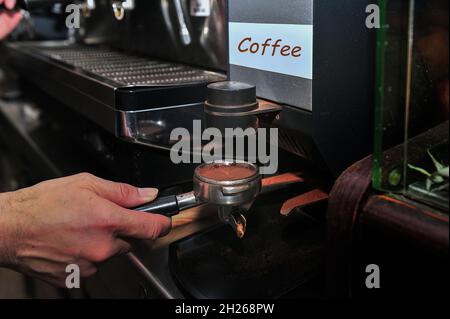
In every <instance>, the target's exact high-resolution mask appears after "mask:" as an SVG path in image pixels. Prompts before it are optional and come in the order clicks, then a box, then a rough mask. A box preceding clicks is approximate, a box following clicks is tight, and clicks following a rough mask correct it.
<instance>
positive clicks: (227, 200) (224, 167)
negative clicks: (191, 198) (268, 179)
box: [194, 161, 261, 238]
mask: <svg viewBox="0 0 450 319" xmlns="http://www.w3.org/2000/svg"><path fill="white" fill-rule="evenodd" d="M236 169H237V170H238V171H240V172H237V174H236V175H235V173H233V171H234V170H236ZM228 170H229V172H230V176H229V177H227V176H219V175H221V174H218V173H216V172H220V171H225V172H226V171H228ZM206 172H208V173H206ZM242 172H243V173H242ZM214 175H217V176H219V177H215V176H214ZM222 175H226V174H222ZM260 192H261V175H260V174H259V170H258V167H257V166H255V165H253V164H249V163H242V162H226V161H225V162H215V163H210V164H204V165H201V166H199V167H197V169H196V170H195V174H194V194H195V196H196V198H197V199H199V200H200V201H202V202H204V203H209V204H212V205H215V206H217V207H218V213H219V218H220V220H221V221H222V222H224V223H226V224H229V225H230V226H231V228H233V230H234V231H235V233H236V235H237V236H238V237H239V238H242V237H244V234H245V231H246V228H247V220H246V218H245V217H244V215H243V214H242V212H243V211H246V210H248V209H249V208H250V206H251V204H252V203H253V202H254V200H255V199H256V197H258V195H259V193H260Z"/></svg>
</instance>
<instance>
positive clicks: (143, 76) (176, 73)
mask: <svg viewBox="0 0 450 319" xmlns="http://www.w3.org/2000/svg"><path fill="white" fill-rule="evenodd" d="M5 47H6V57H7V59H8V61H9V63H10V64H11V65H12V66H13V68H14V69H16V70H17V71H18V72H19V74H21V75H22V77H23V78H24V79H26V80H29V81H31V82H33V84H35V85H36V86H38V87H39V88H41V89H43V90H44V91H45V92H47V93H48V94H50V95H52V96H54V97H56V98H57V99H59V100H60V101H61V102H63V103H64V104H66V105H68V106H70V107H72V108H73V109H74V110H75V111H77V112H79V113H81V114H82V115H84V116H86V117H88V118H89V119H90V120H92V121H94V122H96V123H97V124H99V125H101V126H102V127H104V128H105V129H107V130H108V131H110V132H112V133H114V134H116V133H117V129H118V123H119V126H120V117H121V116H123V115H121V114H119V113H123V112H136V111H148V110H152V109H161V108H173V107H179V106H183V105H194V104H200V103H202V102H203V101H204V99H205V95H206V86H207V84H208V83H211V82H217V81H223V80H225V79H226V76H225V75H224V74H221V73H218V72H212V71H209V70H205V69H202V68H199V67H194V66H189V65H184V64H180V63H174V62H168V61H162V60H159V59H152V58H149V57H143V56H138V55H134V54H131V53H129V52H124V51H119V50H116V49H112V48H109V47H106V46H97V45H95V46H92V45H82V44H73V43H67V42H60V41H56V42H37V43H36V42H15V43H14V42H12V43H6V45H5Z"/></svg>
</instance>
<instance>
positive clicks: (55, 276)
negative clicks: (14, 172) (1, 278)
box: [0, 174, 171, 287]
mask: <svg viewBox="0 0 450 319" xmlns="http://www.w3.org/2000/svg"><path fill="white" fill-rule="evenodd" d="M157 193H158V191H157V190H156V189H138V188H135V187H132V186H130V185H126V184H120V183H114V182H109V181H106V180H103V179H100V178H97V177H94V176H92V175H89V174H79V175H75V176H71V177H66V178H61V179H56V180H51V181H47V182H43V183H41V184H38V185H36V186H33V187H31V188H27V189H23V190H20V191H17V192H13V193H6V194H0V265H3V266H5V267H8V268H11V269H15V270H17V271H19V272H22V273H24V274H27V275H30V276H33V277H35V278H39V279H42V280H44V281H46V282H48V283H50V284H53V285H55V286H58V287H65V279H66V277H67V275H68V274H67V273H66V272H65V269H66V267H67V265H69V264H76V265H78V266H79V267H80V275H81V277H82V278H85V277H89V276H91V275H93V274H94V273H95V272H96V264H98V263H101V262H103V261H106V260H107V259H109V258H110V257H112V256H114V255H118V254H125V253H127V252H129V251H130V250H131V248H132V247H131V245H130V244H129V243H128V242H127V240H126V239H127V238H133V239H146V240H154V239H156V238H158V237H160V236H162V235H165V234H167V233H168V232H169V231H170V228H171V221H170V219H169V218H167V217H164V216H160V215H152V214H148V213H142V212H136V211H133V210H128V209H125V208H123V207H136V206H140V205H143V204H145V203H148V202H150V201H152V200H154V199H155V198H156V196H157Z"/></svg>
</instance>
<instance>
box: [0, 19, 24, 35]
mask: <svg viewBox="0 0 450 319" xmlns="http://www.w3.org/2000/svg"><path fill="white" fill-rule="evenodd" d="M21 19H22V13H21V12H7V13H5V14H2V15H1V16H0V40H2V39H3V38H5V37H6V36H7V35H8V34H9V33H10V32H11V31H13V30H14V28H15V27H16V26H17V25H18V24H19V22H20V20H21Z"/></svg>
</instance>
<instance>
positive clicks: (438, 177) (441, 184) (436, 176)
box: [408, 151, 449, 192]
mask: <svg viewBox="0 0 450 319" xmlns="http://www.w3.org/2000/svg"><path fill="white" fill-rule="evenodd" d="M428 155H429V156H430V158H431V160H432V161H433V164H434V167H435V168H436V171H435V172H433V173H430V172H428V171H427V170H425V169H423V168H421V167H417V166H414V165H411V164H409V165H408V167H409V168H410V169H412V170H414V171H416V172H418V173H420V174H422V175H424V176H426V177H427V179H426V181H425V186H426V190H427V191H429V192H430V191H433V192H439V191H444V190H448V189H449V182H448V179H449V166H445V165H444V164H442V163H441V162H439V161H438V160H437V159H436V157H434V156H433V154H432V153H431V152H430V151H428Z"/></svg>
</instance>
